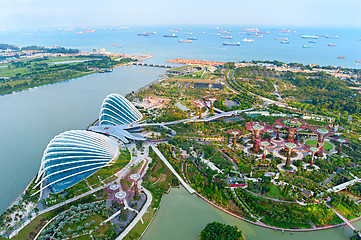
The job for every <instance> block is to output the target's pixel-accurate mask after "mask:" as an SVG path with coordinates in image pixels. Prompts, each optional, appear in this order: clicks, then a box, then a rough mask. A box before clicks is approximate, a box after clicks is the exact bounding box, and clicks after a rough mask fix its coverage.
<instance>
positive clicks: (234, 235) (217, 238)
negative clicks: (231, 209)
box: [199, 222, 245, 240]
mask: <svg viewBox="0 0 361 240" xmlns="http://www.w3.org/2000/svg"><path fill="white" fill-rule="evenodd" d="M244 239H245V238H244V236H243V234H242V231H241V230H238V228H237V227H236V226H230V225H226V224H223V223H220V222H211V223H208V224H207V226H206V227H205V228H204V229H203V230H202V232H201V233H200V234H199V240H244Z"/></svg>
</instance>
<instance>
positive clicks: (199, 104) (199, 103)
mask: <svg viewBox="0 0 361 240" xmlns="http://www.w3.org/2000/svg"><path fill="white" fill-rule="evenodd" d="M193 104H194V105H195V107H196V114H198V116H199V118H202V108H204V107H205V105H204V102H203V101H194V102H193Z"/></svg>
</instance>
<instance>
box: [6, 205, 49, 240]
mask: <svg viewBox="0 0 361 240" xmlns="http://www.w3.org/2000/svg"><path fill="white" fill-rule="evenodd" d="M50 215H51V212H47V213H44V214H41V215H39V216H37V217H36V218H35V219H34V220H33V221H31V223H29V224H28V225H26V227H24V228H23V229H22V230H21V231H20V232H19V233H18V235H16V236H15V237H13V238H12V239H14V240H25V239H33V238H34V237H35V235H36V234H37V233H38V232H39V231H40V229H41V228H42V227H43V226H44V225H45V224H46V218H47V217H48V216H50ZM30 233H32V236H33V237H31V238H30Z"/></svg>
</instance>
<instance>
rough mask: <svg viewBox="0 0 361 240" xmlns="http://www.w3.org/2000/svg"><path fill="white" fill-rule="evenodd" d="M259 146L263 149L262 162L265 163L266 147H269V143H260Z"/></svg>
mask: <svg viewBox="0 0 361 240" xmlns="http://www.w3.org/2000/svg"><path fill="white" fill-rule="evenodd" d="M259 144H260V145H261V146H262V147H263V155H262V162H265V161H266V152H267V147H268V146H269V145H270V143H269V142H268V141H262V142H260V143H259Z"/></svg>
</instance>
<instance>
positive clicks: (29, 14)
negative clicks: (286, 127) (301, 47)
mask: <svg viewBox="0 0 361 240" xmlns="http://www.w3.org/2000/svg"><path fill="white" fill-rule="evenodd" d="M360 11H361V0H343V1H340V0H179V1H174V0H0V29H19V28H43V27H46V28H47V27H80V26H133V25H137V26H139V25H254V26H260V25H261V26H307V27H310V26H315V27H361V14H360Z"/></svg>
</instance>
